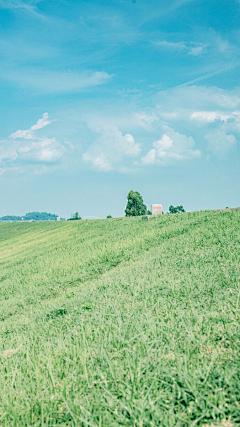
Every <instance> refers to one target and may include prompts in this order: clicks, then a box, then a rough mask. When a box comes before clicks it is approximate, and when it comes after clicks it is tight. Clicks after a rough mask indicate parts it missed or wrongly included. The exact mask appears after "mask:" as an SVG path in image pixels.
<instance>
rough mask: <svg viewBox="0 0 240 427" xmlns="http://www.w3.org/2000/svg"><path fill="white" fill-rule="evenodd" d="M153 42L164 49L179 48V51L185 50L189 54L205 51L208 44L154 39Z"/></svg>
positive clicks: (195, 54)
mask: <svg viewBox="0 0 240 427" xmlns="http://www.w3.org/2000/svg"><path fill="white" fill-rule="evenodd" d="M154 44H156V45H157V46H161V47H163V48H166V49H172V50H180V51H186V52H187V53H189V54H190V55H194V56H198V55H201V54H202V53H205V52H206V48H207V47H208V46H209V44H208V43H205V44H204V43H190V44H188V43H184V42H182V41H181V42H168V41H166V40H159V41H156V42H155V43H154Z"/></svg>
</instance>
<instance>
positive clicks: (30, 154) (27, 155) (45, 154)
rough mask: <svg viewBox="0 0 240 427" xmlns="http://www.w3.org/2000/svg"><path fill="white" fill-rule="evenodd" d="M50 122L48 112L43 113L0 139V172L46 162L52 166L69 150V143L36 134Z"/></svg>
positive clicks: (35, 165) (34, 166)
mask: <svg viewBox="0 0 240 427" xmlns="http://www.w3.org/2000/svg"><path fill="white" fill-rule="evenodd" d="M50 123H52V121H51V120H49V118H48V113H44V114H43V116H42V118H40V119H39V120H38V121H37V123H36V124H34V125H33V126H31V127H30V128H29V129H27V130H18V131H17V132H14V133H12V134H11V135H10V136H9V137H8V139H7V140H4V141H0V167H1V171H2V172H1V173H4V172H5V171H8V170H15V169H23V168H24V167H26V166H27V167H30V166H31V165H32V167H33V169H35V168H36V167H37V164H39V165H42V166H44V164H46V165H47V164H48V165H49V167H50V166H53V167H54V166H55V165H56V163H57V162H59V160H60V159H61V158H63V156H64V154H67V153H68V152H69V151H70V150H71V147H70V145H69V144H66V143H62V142H60V141H58V140H57V139H56V138H54V137H53V138H47V137H41V138H40V137H38V136H37V135H36V133H37V131H38V130H39V129H42V128H44V127H45V126H47V125H49V124H50ZM41 170H42V169H41ZM46 170H49V168H47V169H46Z"/></svg>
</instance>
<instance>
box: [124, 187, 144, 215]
mask: <svg viewBox="0 0 240 427" xmlns="http://www.w3.org/2000/svg"><path fill="white" fill-rule="evenodd" d="M127 199H128V201H127V206H126V209H125V215H126V216H140V215H146V211H147V206H146V205H144V203H143V198H142V196H141V195H140V193H139V192H138V191H133V190H131V191H129V193H128V196H127Z"/></svg>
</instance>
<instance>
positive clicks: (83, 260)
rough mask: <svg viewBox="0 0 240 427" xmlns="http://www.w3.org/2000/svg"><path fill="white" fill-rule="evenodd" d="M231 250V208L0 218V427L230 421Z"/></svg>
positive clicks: (237, 344)
mask: <svg viewBox="0 0 240 427" xmlns="http://www.w3.org/2000/svg"><path fill="white" fill-rule="evenodd" d="M239 255H240V233H239V211H228V212H196V213H186V214H180V215H164V216H162V217H161V218H151V219H150V220H149V221H148V222H147V221H146V222H145V221H141V219H139V218H134V219H131V218H129V219H110V220H109V219H108V220H96V221H72V222H68V223H49V224H48V223H43V224H36V223H32V224H24V223H23V224H0V284H1V286H0V295H1V311H0V321H1V335H0V337H1V340H0V355H1V356H0V362H1V371H0V382H1V389H0V426H58V425H62V426H92V427H97V426H98V427H100V426H101V427H104V426H129V427H130V426H131V427H132V426H137V427H145V426H161V427H165V426H166V427H167V426H184V427H185V426H198V425H199V426H201V425H211V424H213V425H219V424H220V422H221V420H224V419H225V420H229V421H228V422H229V426H230V425H232V426H233V425H234V426H235V425H238V424H239V423H240V387H239V384H240V370H239V368H240V333H239V332H240V330H239V325H240V283H239V276H240V272H239V270H240V269H239V266H240V262H239ZM229 417H231V418H230V419H229ZM222 425H223V424H222Z"/></svg>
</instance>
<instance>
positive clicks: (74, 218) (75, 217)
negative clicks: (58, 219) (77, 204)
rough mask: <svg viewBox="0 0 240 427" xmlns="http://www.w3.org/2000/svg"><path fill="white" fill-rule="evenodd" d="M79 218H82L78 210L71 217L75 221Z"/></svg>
mask: <svg viewBox="0 0 240 427" xmlns="http://www.w3.org/2000/svg"><path fill="white" fill-rule="evenodd" d="M77 219H82V218H81V217H80V216H79V214H78V212H76V213H75V214H74V215H73V217H72V218H70V221H72V220H73V221H74V220H77Z"/></svg>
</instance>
